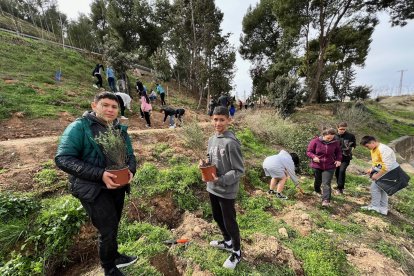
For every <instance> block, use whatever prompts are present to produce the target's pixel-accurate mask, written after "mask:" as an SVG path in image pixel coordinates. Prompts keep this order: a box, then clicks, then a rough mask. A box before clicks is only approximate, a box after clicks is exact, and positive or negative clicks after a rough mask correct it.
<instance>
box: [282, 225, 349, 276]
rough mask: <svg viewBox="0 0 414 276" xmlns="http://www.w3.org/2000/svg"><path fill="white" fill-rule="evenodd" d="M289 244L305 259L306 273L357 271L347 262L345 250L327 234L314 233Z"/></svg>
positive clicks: (330, 274) (332, 275) (311, 275)
mask: <svg viewBox="0 0 414 276" xmlns="http://www.w3.org/2000/svg"><path fill="white" fill-rule="evenodd" d="M288 246H289V247H290V248H292V249H293V252H294V253H295V255H296V256H297V257H299V258H300V259H301V260H302V261H303V268H304V270H305V275H309V276H319V275H324V276H336V275H338V276H339V275H341V276H342V275H353V274H354V273H355V272H354V271H353V268H352V267H351V266H350V264H349V263H348V262H347V259H346V254H345V252H344V251H342V250H340V249H339V248H338V247H337V245H336V244H335V242H334V241H333V240H332V238H331V237H330V236H328V235H326V234H323V233H313V234H312V235H310V236H307V237H300V238H297V239H294V240H293V241H292V242H290V243H288Z"/></svg>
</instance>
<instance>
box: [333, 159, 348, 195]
mask: <svg viewBox="0 0 414 276" xmlns="http://www.w3.org/2000/svg"><path fill="white" fill-rule="evenodd" d="M348 166H349V161H342V163H341V166H339V167H337V168H336V170H335V177H336V184H337V185H338V190H343V189H344V188H345V176H346V175H345V172H346V168H348Z"/></svg>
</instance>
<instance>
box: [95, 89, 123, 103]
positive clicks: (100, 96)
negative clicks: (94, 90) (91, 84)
mask: <svg viewBox="0 0 414 276" xmlns="http://www.w3.org/2000/svg"><path fill="white" fill-rule="evenodd" d="M102 99H110V100H114V101H116V102H117V103H118V106H119V101H118V97H117V96H116V95H115V94H114V93H112V92H108V91H104V92H100V93H98V94H96V95H95V98H94V99H93V101H94V102H95V103H97V102H99V101H100V100H102Z"/></svg>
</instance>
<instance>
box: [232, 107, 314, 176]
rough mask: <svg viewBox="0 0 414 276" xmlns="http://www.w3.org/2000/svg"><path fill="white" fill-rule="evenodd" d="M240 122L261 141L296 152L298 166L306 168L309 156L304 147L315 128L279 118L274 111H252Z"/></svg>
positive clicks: (312, 135)
mask: <svg viewBox="0 0 414 276" xmlns="http://www.w3.org/2000/svg"><path fill="white" fill-rule="evenodd" d="M242 123H243V125H245V126H246V127H247V128H248V129H250V130H251V131H252V132H253V133H254V134H255V135H256V136H257V137H258V138H259V139H260V141H262V142H263V143H266V144H267V145H280V146H283V147H284V148H285V149H287V150H288V151H289V152H296V153H297V154H298V156H299V159H300V168H301V169H304V170H308V163H309V158H308V157H307V156H306V149H307V145H308V142H309V141H310V140H311V139H312V138H313V137H315V134H316V133H317V132H318V131H317V130H316V129H315V128H313V127H311V126H309V125H305V126H302V125H297V124H295V123H293V122H291V121H289V120H288V119H283V118H281V117H280V115H279V114H278V113H276V112H270V113H265V112H260V113H259V112H257V113H253V114H251V115H248V116H245V118H244V119H243V122H242ZM238 137H239V136H238ZM242 141H243V140H242ZM261 147H262V148H263V145H262V146H261Z"/></svg>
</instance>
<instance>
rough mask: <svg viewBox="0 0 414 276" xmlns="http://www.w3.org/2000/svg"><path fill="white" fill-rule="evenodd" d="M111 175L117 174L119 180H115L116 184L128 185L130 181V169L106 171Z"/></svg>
mask: <svg viewBox="0 0 414 276" xmlns="http://www.w3.org/2000/svg"><path fill="white" fill-rule="evenodd" d="M106 171H107V172H109V173H112V174H115V175H116V176H117V178H115V179H114V182H115V183H116V184H120V185H126V184H128V181H129V170H128V168H125V169H120V170H106Z"/></svg>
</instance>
